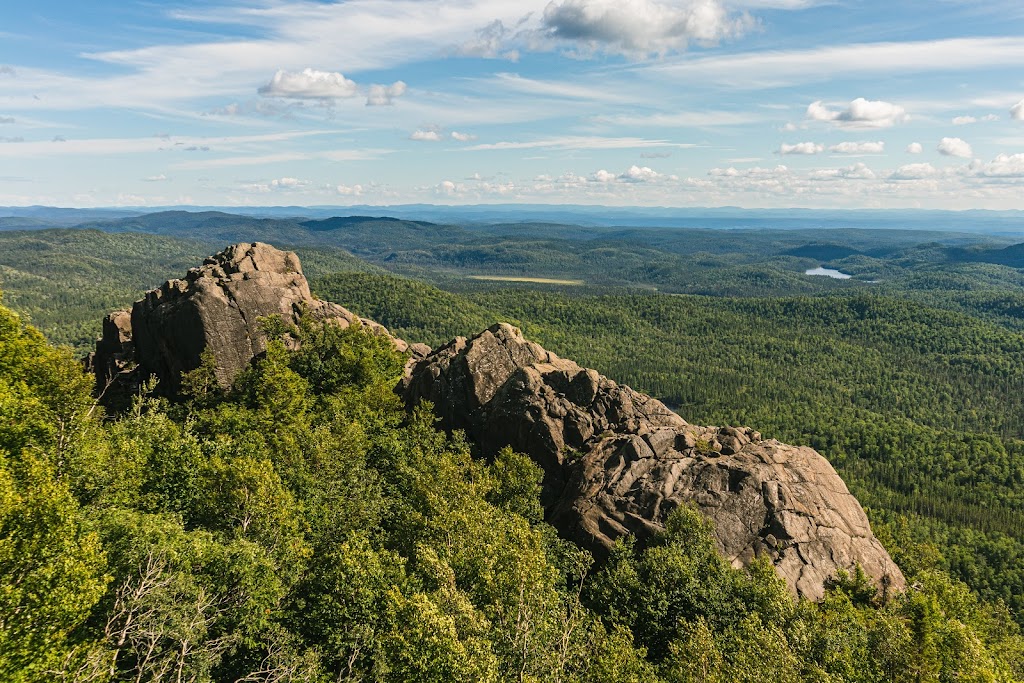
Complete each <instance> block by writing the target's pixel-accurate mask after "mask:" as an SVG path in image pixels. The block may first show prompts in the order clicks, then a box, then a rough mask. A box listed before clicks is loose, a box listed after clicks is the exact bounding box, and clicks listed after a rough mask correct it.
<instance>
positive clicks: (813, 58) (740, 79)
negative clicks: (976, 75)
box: [635, 36, 1024, 90]
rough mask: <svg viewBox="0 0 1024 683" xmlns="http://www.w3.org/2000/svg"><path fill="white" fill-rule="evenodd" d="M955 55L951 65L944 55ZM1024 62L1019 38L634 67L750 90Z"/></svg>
mask: <svg viewBox="0 0 1024 683" xmlns="http://www.w3.org/2000/svg"><path fill="white" fill-rule="evenodd" d="M953 54H955V55H956V59H955V60H951V59H949V55H953ZM1022 61H1024V37H1020V36H1013V37H982V38H946V39H941V40H919V41H904V42H884V43H850V44H845V45H829V46H824V47H816V48H810V49H801V50H764V51H755V52H749V53H741V54H733V55H728V54H727V55H721V56H712V57H698V58H687V57H679V58H675V59H671V60H666V61H664V62H662V63H654V64H646V65H642V66H638V67H635V69H636V71H638V72H640V73H643V72H645V71H649V72H652V73H658V74H670V75H672V76H673V77H676V78H681V79H686V80H687V81H688V82H696V83H709V82H710V83H719V84H722V85H725V86H728V87H733V88H742V89H750V90H763V89H768V88H781V87H786V86H793V85H799V84H806V83H820V82H825V81H831V80H835V79H839V78H844V77H861V76H871V75H877V74H885V75H888V76H894V75H907V74H919V73H935V72H963V71H971V70H974V69H982V68H988V67H1014V66H1015V65H1018V64H1020V63H1021V62H1022Z"/></svg>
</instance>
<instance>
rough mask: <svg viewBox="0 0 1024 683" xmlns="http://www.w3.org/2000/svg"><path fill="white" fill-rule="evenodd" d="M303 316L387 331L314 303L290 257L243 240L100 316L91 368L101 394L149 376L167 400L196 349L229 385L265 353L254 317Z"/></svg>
mask: <svg viewBox="0 0 1024 683" xmlns="http://www.w3.org/2000/svg"><path fill="white" fill-rule="evenodd" d="M303 314H305V315H309V316H312V317H313V318H314V319H317V320H322V321H330V322H331V323H333V324H337V325H340V326H342V327H348V326H349V325H351V324H353V323H354V322H356V321H357V320H358V321H359V322H361V323H362V324H363V325H364V326H366V327H367V328H369V329H370V330H372V331H374V332H376V333H378V334H384V335H387V334H388V333H387V330H385V329H384V328H383V327H382V326H380V325H378V324H377V323H375V322H373V321H371V320H364V319H361V318H359V317H357V316H356V315H354V314H353V313H351V312H350V311H348V310H347V309H345V308H343V307H342V306H339V305H337V304H333V303H330V302H327V301H321V300H319V299H316V298H314V297H313V295H312V294H311V293H310V291H309V283H308V282H307V281H306V278H305V276H304V275H303V274H302V267H301V265H300V264H299V258H298V256H296V255H295V254H294V253H292V252H285V251H280V250H278V249H275V248H274V247H272V246H270V245H269V244H263V243H260V242H254V243H242V244H236V245H234V246H231V247H228V248H227V249H225V250H224V251H222V252H220V253H219V254H217V255H215V256H212V257H210V258H208V259H206V261H204V262H203V265H202V266H200V267H198V268H192V269H191V270H189V271H188V273H187V274H186V275H185V277H184V278H183V279H181V280H169V281H167V282H165V283H164V284H163V285H161V286H160V287H159V288H157V289H154V290H152V291H150V292H147V293H146V295H145V296H144V297H143V298H142V299H141V300H139V301H136V302H135V305H134V306H133V307H132V309H131V313H130V314H129V313H128V312H127V311H120V312H117V313H112V314H111V315H109V316H107V319H106V320H105V321H104V326H103V337H102V338H101V339H100V340H99V341H98V342H97V344H96V353H95V354H93V355H92V358H91V366H92V367H93V369H94V370H95V372H96V373H97V379H98V386H99V387H100V388H101V389H102V388H105V387H108V386H111V385H112V384H116V383H118V382H119V381H120V383H121V384H123V385H125V386H129V387H134V386H137V385H138V383H139V381H140V380H142V379H145V378H146V377H149V376H155V377H157V378H158V379H159V380H160V383H159V389H160V391H161V393H164V394H167V395H174V394H176V393H177V392H178V390H179V388H180V381H181V375H182V373H185V372H188V371H190V370H194V369H195V368H197V367H199V365H200V363H201V357H202V354H203V352H204V351H209V352H212V354H213V358H214V360H215V363H216V377H217V381H218V382H219V383H220V384H221V385H222V386H224V387H228V386H230V385H231V383H232V382H233V381H234V379H235V377H236V376H237V375H238V373H239V372H240V371H241V370H242V369H243V368H245V367H246V366H247V365H248V364H249V362H250V361H251V360H252V359H253V358H254V357H256V356H257V355H259V354H261V353H262V352H263V351H265V350H266V347H267V338H266V335H265V334H264V332H263V328H262V326H261V324H260V319H261V318H266V317H269V316H273V315H278V316H280V317H281V318H282V320H283V321H284V322H286V323H296V322H298V320H299V317H300V316H301V315H303ZM388 336H390V335H388ZM392 339H393V340H394V343H395V346H396V347H397V348H398V349H399V350H400V351H406V350H408V349H409V346H408V345H407V344H406V343H405V342H404V341H402V340H400V339H396V338H394V337H392ZM414 350H415V351H420V352H421V353H422V352H423V351H424V350H423V349H420V348H418V347H417V349H414Z"/></svg>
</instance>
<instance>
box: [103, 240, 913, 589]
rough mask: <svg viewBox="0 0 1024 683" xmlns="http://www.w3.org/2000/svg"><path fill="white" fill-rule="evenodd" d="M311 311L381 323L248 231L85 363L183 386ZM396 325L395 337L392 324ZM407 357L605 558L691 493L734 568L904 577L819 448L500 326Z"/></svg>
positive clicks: (450, 417)
mask: <svg viewBox="0 0 1024 683" xmlns="http://www.w3.org/2000/svg"><path fill="white" fill-rule="evenodd" d="M270 315H280V316H281V317H282V319H283V320H285V321H286V322H296V321H297V320H298V319H299V317H300V316H301V315H309V316H312V317H313V318H314V319H316V320H321V321H325V322H328V323H330V324H338V325H342V326H348V325H351V324H353V323H355V322H356V321H359V322H360V323H361V324H363V325H364V326H366V327H367V328H368V329H370V330H372V331H374V332H375V333H377V334H382V335H388V332H387V330H386V329H385V328H383V327H382V326H380V325H378V324H377V323H374V322H373V321H369V320H364V319H360V318H358V317H357V316H355V315H354V314H353V313H351V312H350V311H348V310H347V309H345V308H343V307H342V306H340V305H338V304H334V303H330V302H325V301H321V300H319V299H316V298H314V297H313V296H312V295H311V293H310V291H309V285H308V283H307V282H306V278H305V277H304V276H303V274H302V271H301V267H300V264H299V260H298V258H297V257H296V256H295V254H293V253H289V252H282V251H279V250H277V249H274V248H273V247H271V246H269V245H266V244H260V243H253V244H238V245H235V246H232V247H229V248H228V249H226V250H225V251H223V252H221V253H220V254H217V255H216V256H213V257H211V258H209V259H207V260H206V261H205V262H204V263H203V264H202V265H201V266H200V267H198V268H193V269H192V270H190V271H189V272H188V274H187V275H186V276H185V278H184V279H180V280H170V281H168V282H166V283H164V284H163V285H162V286H161V287H159V288H158V289H155V290H153V291H151V292H148V293H147V294H146V296H145V297H144V298H143V299H141V300H140V301H137V302H136V303H135V305H134V306H133V307H132V309H131V311H127V310H125V311H117V312H115V313H112V314H110V315H108V316H107V318H106V319H105V320H104V325H103V336H102V338H101V339H100V340H98V342H97V345H96V352H95V353H94V354H91V358H90V365H91V367H92V368H93V370H94V372H95V373H96V376H97V387H98V391H99V392H103V393H104V394H105V395H106V396H107V402H108V404H110V405H114V406H116V405H117V401H116V400H113V399H112V398H111V397H113V396H117V395H119V394H120V395H122V396H123V395H125V394H128V393H131V392H132V391H134V390H136V389H137V387H138V386H139V385H140V383H141V382H142V381H143V380H145V379H146V378H149V377H156V378H158V379H159V385H158V387H159V390H160V391H161V392H162V393H164V394H165V395H174V394H175V393H176V392H177V390H178V388H179V386H180V377H181V374H182V373H183V372H187V371H189V370H192V369H194V368H196V367H198V366H199V364H200V362H201V356H202V354H203V352H204V351H210V352H212V353H213V357H214V359H215V362H216V376H217V379H218V381H219V382H220V383H221V384H222V385H223V386H229V385H230V384H231V383H232V381H233V380H234V378H235V376H236V375H237V374H238V372H239V371H240V370H242V369H243V368H244V367H245V366H246V365H247V364H248V363H249V362H250V361H251V360H252V359H253V358H254V357H256V356H258V355H259V354H260V353H262V352H263V350H265V348H266V341H267V340H266V337H265V335H264V333H263V330H262V328H261V326H260V324H259V319H260V318H263V317H267V316H270ZM388 336H390V335H388ZM391 338H392V339H393V341H394V344H395V346H396V348H398V349H399V350H400V351H407V352H408V353H409V355H410V365H409V368H408V370H409V371H408V373H407V375H406V377H405V379H404V380H403V381H402V383H401V384H400V386H399V387H397V388H396V391H398V392H399V393H400V394H401V395H402V397H403V399H404V400H405V402H406V404H407V405H409V406H410V407H412V406H414V405H416V404H418V403H419V402H421V401H423V400H429V401H431V402H432V404H433V406H434V410H435V412H436V414H437V416H438V418H439V421H440V423H441V424H442V426H443V427H445V428H446V429H449V430H456V429H459V430H464V431H465V433H466V434H467V436H468V437H469V440H470V441H471V442H472V443H473V444H474V445H475V447H476V449H477V451H478V453H479V455H480V456H482V457H490V456H493V455H494V454H495V453H497V451H498V450H500V449H501V448H503V447H505V446H512V448H514V449H515V450H517V451H520V452H522V453H526V454H527V455H529V456H530V457H531V458H532V459H533V460H534V461H535V462H536V463H537V464H538V465H539V466H540V467H541V468H543V470H544V484H543V493H542V500H543V503H544V508H545V513H546V517H547V520H548V521H549V522H550V523H551V524H552V525H553V526H555V527H556V528H557V529H558V530H559V532H560V533H561V534H562V535H563V536H564V537H566V538H568V539H570V540H572V541H574V542H576V543H578V544H579V545H581V546H583V547H585V548H587V549H589V550H591V551H592V552H594V553H595V555H597V556H598V557H599V558H600V557H603V556H605V555H606V554H607V552H608V550H609V549H610V548H611V546H612V544H613V543H614V542H615V540H616V539H618V538H620V537H622V536H624V535H626V534H634V535H636V536H637V537H638V538H639V539H640V540H641V542H642V541H643V540H644V539H646V538H649V537H650V536H651V535H653V534H655V533H657V532H658V531H659V530H660V529H662V528H663V525H664V521H665V519H666V517H667V516H668V514H669V513H670V512H671V511H672V510H673V509H675V508H677V507H678V506H680V505H694V506H696V507H697V508H698V509H699V510H700V511H701V512H702V513H704V514H705V515H707V516H708V517H709V518H710V519H711V520H713V521H714V523H715V528H716V535H717V540H718V545H719V549H720V550H721V552H722V553H723V555H724V556H725V557H726V558H727V559H728V560H730V561H731V562H732V563H733V564H734V565H735V566H745V565H747V564H748V563H750V562H751V561H753V559H754V558H755V557H761V556H765V557H767V558H768V559H769V560H770V561H771V562H772V563H773V564H774V566H775V568H776V570H777V571H778V573H779V575H780V576H781V577H782V578H783V579H785V581H786V582H787V584H788V585H789V587H790V589H791V590H792V592H793V593H794V594H796V595H801V596H805V597H808V598H811V599H817V598H820V597H821V596H822V595H823V591H824V584H825V581H826V580H827V579H828V578H829V577H831V576H833V575H834V574H835V573H836V572H837V571H838V570H851V569H853V568H854V567H855V566H857V565H860V566H861V567H862V568H863V569H864V571H865V572H866V573H867V574H868V575H869V576H870V577H871V578H872V579H873V580H874V581H875V582H876V583H878V584H879V585H880V586H882V587H884V588H886V589H891V590H899V589H901V588H903V587H904V579H903V575H902V574H901V572H900V570H899V568H898V567H897V566H896V565H895V563H893V561H892V559H891V558H890V557H889V555H888V553H887V552H886V551H885V549H884V548H883V547H882V545H881V544H880V543H879V542H878V540H877V539H876V538H875V537H874V535H873V534H872V532H871V528H870V526H869V524H868V520H867V517H866V516H865V514H864V511H863V509H862V508H861V506H860V504H859V503H858V502H857V500H856V499H855V498H854V496H853V495H852V494H850V492H849V490H848V489H847V488H846V485H845V484H844V483H843V481H842V479H841V478H840V477H839V475H838V474H837V473H836V472H835V470H834V469H833V468H832V466H831V465H830V464H829V463H828V461H826V460H825V458H823V457H822V456H821V455H819V454H818V453H817V452H815V451H814V450H812V449H810V448H805V447H795V446H789V445H786V444H782V443H779V442H778V441H774V440H764V439H762V438H761V435H760V434H759V433H757V432H756V431H753V430H751V429H748V428H739V427H706V426H696V425H690V424H688V423H687V422H686V421H684V420H683V419H682V418H681V417H679V416H678V415H676V414H675V413H673V412H672V411H671V410H669V409H668V408H667V407H666V406H665V405H664V404H662V403H661V402H660V401H658V400H656V399H654V398H651V397H650V396H646V395H644V394H641V393H639V392H636V391H634V390H632V389H630V388H629V387H627V386H624V385H619V384H617V383H615V382H614V381H612V380H610V379H608V378H607V377H604V376H602V375H600V374H599V373H598V372H597V371H595V370H591V369H587V368H582V367H580V366H579V365H577V364H576V363H574V362H573V361H571V360H567V359H563V358H559V357H558V356H556V355H555V354H553V353H550V352H549V351H546V350H545V349H543V348H542V347H541V346H539V345H538V344H535V343H533V342H530V341H528V340H526V339H525V338H524V337H523V335H522V334H521V333H520V331H519V330H517V329H516V328H514V327H511V326H509V325H505V324H499V325H495V326H493V327H491V328H490V329H488V330H485V331H484V332H482V333H480V334H479V335H477V336H476V337H473V338H472V339H465V338H461V337H460V338H456V339H455V340H453V341H451V342H450V343H448V344H447V345H445V346H443V347H441V348H439V349H437V350H436V351H434V352H432V353H431V352H430V350H429V349H428V348H427V347H425V346H423V345H420V344H413V345H409V344H407V343H406V342H404V341H402V340H400V339H397V338H394V337H391Z"/></svg>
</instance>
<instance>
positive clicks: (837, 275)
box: [804, 266, 853, 280]
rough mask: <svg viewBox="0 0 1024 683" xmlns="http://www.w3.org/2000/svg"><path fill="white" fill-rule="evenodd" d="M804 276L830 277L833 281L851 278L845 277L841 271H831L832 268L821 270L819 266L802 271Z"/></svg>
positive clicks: (849, 276)
mask: <svg viewBox="0 0 1024 683" xmlns="http://www.w3.org/2000/svg"><path fill="white" fill-rule="evenodd" d="M804 275H824V276H825V277H830V278H832V279H833V280H849V279H850V278H851V277H853V276H852V275H847V274H846V273H843V272H841V271H838V270H833V269H832V268H822V267H820V266H819V267H817V268H811V269H810V270H807V271H804Z"/></svg>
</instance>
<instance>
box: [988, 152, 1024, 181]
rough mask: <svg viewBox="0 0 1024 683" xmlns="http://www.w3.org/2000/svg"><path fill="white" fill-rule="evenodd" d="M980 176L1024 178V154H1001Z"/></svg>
mask: <svg viewBox="0 0 1024 683" xmlns="http://www.w3.org/2000/svg"><path fill="white" fill-rule="evenodd" d="M978 174H979V175H981V176H984V177H986V178H1024V154H1000V155H998V156H997V157H996V158H995V159H993V160H992V161H991V162H990V163H987V164H985V165H984V166H982V167H981V169H980V170H979V171H978Z"/></svg>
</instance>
